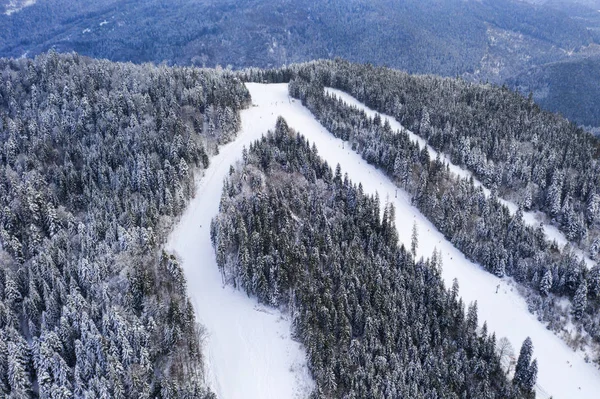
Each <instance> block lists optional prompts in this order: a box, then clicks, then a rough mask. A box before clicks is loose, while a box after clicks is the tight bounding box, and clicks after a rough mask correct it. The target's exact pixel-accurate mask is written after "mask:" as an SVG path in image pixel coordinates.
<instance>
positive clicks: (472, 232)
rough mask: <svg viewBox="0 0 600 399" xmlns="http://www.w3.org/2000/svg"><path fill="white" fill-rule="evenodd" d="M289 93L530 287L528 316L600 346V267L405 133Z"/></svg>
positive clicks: (493, 266) (488, 264) (478, 251)
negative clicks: (566, 305)
mask: <svg viewBox="0 0 600 399" xmlns="http://www.w3.org/2000/svg"><path fill="white" fill-rule="evenodd" d="M289 90H290V94H291V95H292V96H295V97H298V98H300V99H301V100H302V101H303V103H304V104H305V105H306V106H307V107H308V108H309V109H310V110H311V111H312V112H313V114H314V115H315V117H316V118H317V119H318V120H319V121H320V122H321V123H322V124H323V125H324V126H325V127H326V128H327V129H328V130H329V131H330V132H331V133H332V134H333V135H335V136H336V137H339V138H342V139H344V140H348V141H349V142H350V143H351V146H352V148H353V149H354V150H355V151H357V152H358V153H360V154H361V155H362V157H363V158H364V159H365V160H366V161H367V162H369V163H372V164H374V165H376V166H378V167H379V168H381V169H382V170H383V171H384V172H385V173H386V174H387V175H388V176H389V177H390V178H391V179H392V180H393V181H395V182H396V183H397V184H398V185H399V186H400V187H401V188H403V189H405V190H406V191H407V192H408V193H409V194H410V195H411V196H412V200H413V203H414V204H415V206H417V207H418V208H419V210H420V211H421V212H422V213H423V214H424V215H425V216H427V218H428V219H429V220H431V221H432V223H433V224H434V225H435V226H436V227H437V228H438V229H439V230H440V231H441V232H442V233H443V234H444V235H445V237H447V238H448V239H449V240H450V241H451V242H452V243H453V244H454V245H455V246H456V247H457V248H458V249H459V250H460V251H461V252H463V253H464V254H465V256H466V257H467V258H469V259H471V260H473V261H475V262H477V263H479V264H481V265H482V266H483V267H484V268H485V269H486V270H488V271H489V272H490V273H493V274H495V275H496V276H498V277H503V276H505V275H508V276H511V277H513V278H514V279H515V280H516V281H517V282H519V283H520V284H522V285H524V286H525V287H529V288H530V289H531V290H530V292H528V293H527V300H528V303H529V305H530V310H532V311H537V312H538V315H539V317H540V319H542V320H544V321H547V322H548V323H549V326H550V328H552V329H553V330H555V331H561V330H562V329H563V328H564V327H565V325H566V323H567V322H568V321H569V320H571V321H573V322H574V323H575V324H576V325H577V326H579V328H583V329H584V330H585V331H586V332H587V333H589V336H590V337H592V339H593V340H595V342H596V344H598V343H600V320H599V319H598V317H597V315H598V312H599V311H600V265H596V266H594V267H593V268H592V269H588V268H587V267H586V265H585V263H584V262H583V261H580V260H578V257H577V256H576V255H575V254H574V253H572V252H571V251H570V250H568V248H567V249H565V250H564V251H562V252H561V251H559V250H558V248H556V247H555V246H554V244H553V243H550V242H548V241H547V240H546V238H545V236H544V233H543V231H542V229H541V228H533V227H530V226H528V225H526V224H525V223H524V222H523V213H522V210H521V209H519V211H518V212H517V213H516V214H514V215H511V214H510V212H509V210H508V209H507V208H506V206H504V205H503V204H502V203H501V202H500V201H499V200H498V197H497V195H496V193H495V192H493V193H492V196H491V197H489V198H486V195H485V194H484V192H483V189H482V188H481V187H476V186H475V185H474V184H473V181H472V180H471V179H466V178H458V177H457V176H455V175H454V174H453V173H451V172H450V171H449V170H448V168H447V166H446V165H444V163H443V162H441V161H440V160H439V159H430V157H429V152H428V151H427V149H426V148H423V149H421V148H419V145H418V144H416V143H414V142H412V141H411V139H410V137H409V136H408V134H407V133H406V132H394V131H392V129H391V128H390V125H389V124H388V123H382V121H381V119H380V118H379V117H376V118H368V117H367V116H366V115H365V114H364V112H362V111H359V110H357V109H356V108H352V107H348V106H347V105H346V104H345V103H343V102H342V101H339V100H338V99H336V98H335V97H333V96H329V95H326V94H325V93H324V91H323V87H322V86H320V85H318V84H310V83H308V82H307V81H304V80H302V79H301V78H299V79H296V80H293V81H292V82H291V83H290V86H289ZM564 296H566V297H569V298H570V299H571V301H572V306H571V314H570V315H569V314H565V312H564V311H562V310H561V307H560V306H559V305H558V303H557V299H558V298H560V297H564ZM598 360H600V358H599V359H596V361H598Z"/></svg>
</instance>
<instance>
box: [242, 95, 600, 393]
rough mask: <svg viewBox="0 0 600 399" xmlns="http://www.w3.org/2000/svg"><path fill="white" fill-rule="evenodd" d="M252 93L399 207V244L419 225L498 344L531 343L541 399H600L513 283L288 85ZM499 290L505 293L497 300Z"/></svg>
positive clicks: (591, 375)
mask: <svg viewBox="0 0 600 399" xmlns="http://www.w3.org/2000/svg"><path fill="white" fill-rule="evenodd" d="M247 87H248V88H249V90H250V93H251V94H252V97H253V99H254V102H255V103H256V104H258V105H259V108H258V109H268V111H269V113H267V114H266V115H265V114H264V113H263V114H262V118H263V123H265V125H264V126H270V127H271V128H274V126H275V121H276V118H277V116H278V115H281V116H283V117H284V118H285V119H286V121H287V122H288V124H289V125H290V126H291V127H292V128H294V129H296V130H297V131H298V132H300V133H301V134H303V135H304V136H306V137H307V138H308V139H309V140H310V141H311V142H314V143H315V144H316V146H317V148H318V149H319V151H320V155H321V157H323V158H324V159H325V160H326V161H327V162H328V163H329V164H330V165H331V166H333V167H335V165H336V164H337V163H339V164H340V165H341V167H342V170H343V172H347V173H348V175H349V177H350V178H351V179H352V180H353V181H354V182H355V183H357V184H358V183H359V182H361V183H362V185H363V187H364V190H365V192H366V193H371V194H373V193H375V192H376V191H377V192H379V195H380V197H381V199H382V203H383V202H385V200H386V198H387V199H388V200H389V201H391V202H393V204H394V205H395V207H396V226H397V228H398V234H399V239H400V242H403V243H405V244H406V246H407V247H409V246H410V241H411V233H412V225H413V222H416V224H417V228H418V231H419V248H418V251H417V255H418V256H427V257H429V256H431V254H432V253H433V250H434V249H435V248H437V249H438V251H441V253H442V255H443V259H444V266H443V278H444V280H445V282H446V284H447V285H448V286H450V285H451V284H452V280H453V279H454V278H457V279H458V281H459V284H460V294H461V296H462V297H463V300H464V301H465V303H469V302H472V301H475V300H476V301H477V303H478V308H479V320H480V322H481V323H483V322H484V321H487V323H488V327H489V329H490V332H491V331H495V332H496V336H497V337H498V338H500V337H507V338H508V339H509V340H510V342H511V343H512V345H513V346H514V348H515V350H516V351H517V353H518V351H519V349H520V347H521V343H522V342H523V341H524V340H525V338H526V337H527V336H530V337H531V339H532V340H533V344H534V346H535V350H534V356H535V357H536V358H537V359H538V362H539V374H538V385H539V388H538V397H540V398H543V397H547V396H544V395H546V391H547V392H548V394H550V395H553V397H554V398H555V399H570V398H578V399H588V398H589V399H597V397H598V392H600V372H599V371H598V370H597V369H595V368H594V366H593V365H591V364H588V363H586V362H585V361H584V360H583V358H582V356H581V354H579V353H575V352H573V350H571V349H570V348H569V347H568V346H567V345H566V344H565V343H564V342H563V341H562V340H561V339H560V338H559V337H557V336H556V335H554V334H553V333H552V332H551V331H549V330H547V329H546V327H545V326H544V325H543V324H542V323H540V322H539V321H538V320H537V319H536V318H535V316H534V315H532V314H531V313H529V311H528V310H527V305H526V303H525V301H524V300H523V298H522V297H521V296H520V295H519V294H518V293H517V292H516V289H514V288H513V287H511V286H509V284H508V280H501V279H498V278H497V277H495V276H493V275H492V274H490V273H488V272H486V271H485V270H483V269H482V268H481V266H479V265H476V264H474V263H472V262H470V261H469V260H467V259H466V258H465V257H464V255H463V254H462V253H461V252H460V251H458V250H457V249H456V248H454V246H453V245H452V244H451V243H450V242H448V241H447V240H446V239H445V238H444V236H443V235H442V234H441V233H440V232H439V231H437V229H436V228H435V226H433V225H432V224H431V223H430V222H429V220H427V218H425V217H424V216H423V215H422V214H421V213H420V212H419V211H418V210H417V209H416V208H414V207H413V206H412V205H411V204H410V199H409V198H408V196H407V194H406V193H405V192H404V191H402V190H401V189H398V188H397V187H396V185H395V184H394V183H393V182H391V181H390V180H389V179H388V178H387V177H386V176H385V175H384V174H383V173H382V172H381V171H379V170H377V169H376V168H375V167H373V166H371V165H368V164H367V163H366V162H365V161H363V160H362V158H361V157H360V155H358V154H356V153H354V152H353V151H351V150H350V149H349V145H348V144H347V143H346V144H345V145H344V142H343V141H342V140H340V139H336V138H334V137H333V136H332V135H331V134H330V133H329V132H328V131H327V130H326V129H325V128H324V127H323V126H322V125H320V124H319V123H318V122H317V121H316V120H315V119H314V117H313V115H312V114H311V113H310V111H308V109H306V108H304V107H303V106H302V105H301V103H300V102H299V101H296V102H292V101H291V99H290V98H289V97H288V92H287V85H286V84H275V85H261V84H248V85H247ZM269 114H270V115H269ZM390 123H391V120H390ZM396 190H397V193H398V196H397V198H396ZM382 205H383V204H382ZM498 284H500V285H501V290H500V292H499V293H498V294H495V292H496V286H497V285H498ZM580 388H581V389H580Z"/></svg>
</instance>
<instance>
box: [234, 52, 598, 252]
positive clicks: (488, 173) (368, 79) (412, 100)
mask: <svg viewBox="0 0 600 399" xmlns="http://www.w3.org/2000/svg"><path fill="white" fill-rule="evenodd" d="M244 76H245V77H246V78H247V79H249V80H267V81H289V80H290V79H291V78H292V77H294V76H299V77H301V78H303V79H304V80H307V81H308V82H311V83H314V84H317V85H319V86H330V87H334V88H337V89H340V90H343V91H345V92H347V93H349V94H351V95H352V96H354V97H355V98H357V99H358V100H359V101H361V102H363V103H365V104H366V105H367V106H369V107H371V108H373V109H375V110H377V111H379V112H381V113H385V114H388V115H392V116H393V117H395V118H396V119H397V120H398V121H399V122H400V123H402V125H403V126H405V127H406V128H408V129H410V130H412V131H413V132H414V133H416V134H418V135H419V136H421V137H422V138H424V139H425V140H426V141H427V142H428V144H429V145H431V146H432V147H433V148H434V149H436V150H438V151H440V152H442V153H444V154H447V155H448V156H449V158H450V159H451V161H452V162H453V163H454V164H456V165H459V166H462V167H464V168H465V169H468V170H470V171H471V172H472V173H473V174H474V175H475V176H476V177H477V178H478V179H479V180H481V182H483V183H484V184H485V185H486V186H487V187H489V188H491V189H493V190H497V191H498V194H499V195H500V196H501V197H503V198H506V199H509V200H513V201H514V202H517V203H520V204H522V206H523V208H524V209H525V210H539V211H542V212H544V213H545V214H546V215H548V217H549V222H551V223H552V224H554V225H556V226H557V227H558V228H559V229H561V230H562V231H563V232H564V233H565V235H566V236H567V238H568V239H569V240H570V241H572V242H573V243H574V244H575V245H580V246H581V247H583V248H584V249H586V250H589V251H590V255H591V257H592V258H593V259H598V258H599V257H600V161H599V157H600V139H599V138H596V137H594V136H592V135H591V134H589V133H586V132H584V131H583V130H582V129H580V128H577V127H576V126H575V125H573V124H571V123H569V122H568V121H567V120H565V119H564V118H561V117H559V116H557V115H554V114H551V113H548V112H544V111H542V110H540V109H539V108H538V107H537V106H536V105H535V104H534V103H533V101H531V100H530V99H526V98H523V97H522V96H521V95H520V94H518V93H514V92H511V91H510V90H508V89H506V88H504V87H495V86H492V85H481V84H473V83H468V82H465V81H463V80H460V79H448V78H440V77H435V76H420V75H409V74H407V73H404V72H401V71H396V70H392V69H388V68H377V67H373V66H371V65H360V64H353V63H349V62H347V61H343V60H333V61H317V62H312V63H306V64H299V65H294V66H291V67H289V68H283V69H280V70H273V71H266V72H265V71H258V70H248V71H246V72H245V74H244Z"/></svg>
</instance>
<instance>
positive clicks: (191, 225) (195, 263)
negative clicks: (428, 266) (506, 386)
mask: <svg viewBox="0 0 600 399" xmlns="http://www.w3.org/2000/svg"><path fill="white" fill-rule="evenodd" d="M247 87H248V89H249V90H250V93H251V95H252V99H253V106H252V107H251V108H250V109H248V110H245V111H242V131H241V133H240V134H239V136H238V138H237V139H236V140H235V142H233V143H231V144H229V145H226V146H224V147H222V148H221V149H220V155H218V156H217V157H215V158H213V159H212V160H211V166H210V167H209V169H208V170H207V171H206V173H205V176H204V177H203V178H202V179H201V180H200V181H199V183H198V189H197V193H196V197H195V198H194V199H193V200H192V202H191V204H190V205H189V208H188V209H187V211H186V213H185V215H184V216H183V218H182V219H181V222H180V223H179V225H178V226H177V227H176V230H175V231H174V232H173V234H172V236H171V237H170V240H169V246H170V248H171V249H173V250H175V251H177V252H178V253H179V254H180V255H181V257H182V259H183V265H182V266H183V268H184V271H185V273H186V277H187V280H188V287H189V288H188V290H189V294H190V296H191V297H192V299H193V303H194V306H195V308H196V312H197V317H198V321H199V322H201V323H202V324H204V326H205V327H206V329H207V331H208V338H207V342H206V348H205V353H206V357H207V363H208V364H207V368H208V370H207V375H208V378H209V384H210V386H211V387H212V388H213V389H214V390H215V391H216V393H217V395H218V396H219V398H220V399H229V398H241V397H244V398H250V399H252V398H281V399H285V398H293V397H296V395H299V394H302V393H303V392H304V393H305V392H307V391H308V390H309V389H310V387H311V386H312V382H311V380H310V378H309V377H308V376H307V372H306V367H305V364H306V360H305V354H304V352H303V351H302V350H301V348H300V346H299V345H298V344H297V343H295V342H293V341H292V340H291V338H290V335H289V328H290V324H289V322H288V321H287V320H285V319H284V318H282V316H281V314H280V313H279V312H277V311H275V310H272V309H266V308H262V307H259V306H258V305H257V304H256V301H254V300H252V299H249V298H247V297H246V295H245V294H243V293H241V292H239V291H235V290H233V289H231V288H229V287H226V288H223V287H222V284H221V280H220V276H219V272H218V270H217V266H216V262H215V256H214V251H213V249H212V247H211V244H210V237H209V228H208V226H209V222H210V219H211V218H212V217H213V216H215V215H216V214H217V211H218V203H219V199H220V195H221V188H222V183H223V178H224V176H225V175H226V174H227V171H228V170H229V165H230V164H232V163H234V162H235V160H237V159H239V158H240V157H241V150H242V147H243V145H247V144H248V143H249V142H251V141H253V140H255V139H256V138H258V137H260V135H261V133H263V132H265V131H267V130H268V129H273V128H274V127H275V121H276V118H277V116H279V115H281V116H283V117H284V118H285V119H286V121H287V122H288V124H289V125H290V126H291V127H292V128H294V129H296V130H297V131H299V132H300V133H301V134H303V135H305V136H306V137H307V138H308V139H309V140H310V141H311V142H314V143H315V144H316V146H317V148H318V149H319V153H320V155H321V156H322V157H323V158H324V159H325V160H326V161H327V162H328V163H329V164H330V165H331V166H333V167H335V165H336V164H337V163H339V164H340V165H341V166H342V169H343V171H344V172H347V173H348V175H349V176H350V178H351V179H352V180H353V181H354V182H355V183H359V182H361V183H362V185H363V187H364V190H365V192H366V193H371V194H374V193H375V192H379V195H380V197H381V199H382V202H385V201H386V199H387V200H389V201H392V202H393V203H394V205H395V207H396V215H397V217H396V225H397V228H398V234H399V239H400V241H401V242H403V243H405V244H407V245H409V244H410V239H411V232H412V225H413V222H415V223H416V224H417V228H418V231H419V248H418V255H419V256H426V257H429V256H431V254H432V252H433V250H434V248H437V249H438V250H439V251H441V252H442V255H443V259H444V266H443V277H444V280H445V282H446V284H447V285H451V284H452V280H453V279H454V278H457V279H458V281H459V284H460V295H461V296H462V297H463V299H464V301H465V303H469V302H472V301H475V300H477V302H478V307H479V321H480V323H483V322H484V321H487V323H488V327H489V329H490V331H495V332H496V336H497V338H498V339H499V338H501V337H507V338H508V339H509V340H510V341H511V343H512V344H513V346H514V347H515V350H516V351H517V353H518V350H519V348H520V345H521V343H522V342H523V340H524V339H525V337H527V336H530V337H531V338H532V340H533V343H534V346H535V350H534V356H535V357H537V358H538V361H539V375H538V385H539V387H540V389H539V391H538V398H547V397H549V396H550V395H552V396H553V397H554V398H555V399H571V398H580V399H587V398H590V399H592V398H593V399H596V398H598V393H599V392H600V372H598V370H596V369H595V368H594V367H593V366H592V365H590V364H587V363H585V362H584V360H583V359H582V357H581V355H580V354H578V353H574V352H573V351H572V350H571V349H570V348H568V347H567V345H566V344H565V343H564V342H563V341H562V340H561V339H559V338H558V337H556V336H555V335H554V334H553V333H552V332H550V331H548V330H547V329H546V328H545V327H544V325H543V324H541V323H540V322H538V321H537V320H536V318H535V317H534V316H533V315H532V314H530V313H529V312H528V310H527V306H526V304H525V301H524V300H523V298H521V296H520V295H519V294H518V293H517V292H516V290H513V289H512V287H511V286H510V285H508V284H507V283H506V282H504V281H503V280H501V279H498V278H496V277H495V276H493V275H492V274H490V273H487V272H486V271H484V270H483V269H482V268H481V267H479V266H478V265H476V264H473V263H472V262H470V261H469V260H467V259H466V258H465V257H464V256H463V255H462V254H461V253H460V252H459V251H458V250H457V249H456V248H454V247H453V246H452V244H451V243H449V242H448V241H446V240H445V239H444V237H443V235H442V234H441V233H440V232H438V231H437V230H436V228H435V227H434V226H433V225H432V224H431V223H430V222H429V221H428V220H427V219H426V218H425V217H424V216H423V215H421V213H420V212H419V211H418V210H417V209H416V208H414V207H413V206H412V205H411V204H410V199H409V198H408V197H407V195H406V194H405V193H404V192H403V191H402V190H400V189H397V188H396V186H395V185H394V184H393V183H392V182H391V181H390V180H389V179H388V178H387V177H386V176H385V175H384V174H383V173H381V172H380V171H378V170H377V169H376V168H374V167H372V166H371V165H368V164H367V163H366V162H364V161H363V160H362V159H361V157H360V156H359V155H358V154H356V153H354V152H352V151H351V150H350V149H349V146H348V145H347V144H346V145H345V144H344V143H343V141H342V140H339V139H336V138H334V137H333V136H332V135H331V134H330V133H329V132H327V131H326V130H325V128H323V126H321V125H320V124H319V123H318V122H317V121H316V120H315V119H314V117H313V115H312V114H311V113H310V111H308V110H307V109H306V108H304V107H303V106H302V105H301V103H300V102H299V101H294V100H293V99H290V98H289V97H288V93H287V85H286V84H273V85H263V84H247ZM390 122H392V120H390ZM396 192H397V198H396ZM498 284H500V285H501V290H500V292H499V293H498V294H496V293H495V292H496V286H497V285H498ZM291 369H293V372H290V370H291Z"/></svg>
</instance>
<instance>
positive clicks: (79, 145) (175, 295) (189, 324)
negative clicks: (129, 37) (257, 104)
mask: <svg viewBox="0 0 600 399" xmlns="http://www.w3.org/2000/svg"><path fill="white" fill-rule="evenodd" d="M249 102H250V98H249V94H248V92H247V90H246V88H245V87H244V85H243V84H242V83H241V82H240V81H239V79H238V78H237V77H235V76H233V75H232V74H231V73H230V72H227V71H218V70H200V69H195V68H167V67H164V66H162V67H156V66H152V65H149V64H146V65H140V66H136V65H133V64H121V63H112V62H108V61H97V60H92V59H89V58H86V57H82V56H79V55H76V54H68V55H59V54H57V53H55V52H50V53H48V54H44V55H41V56H39V57H36V58H35V59H34V60H31V59H19V60H14V59H0V143H1V144H0V264H2V267H1V268H0V396H1V397H7V398H28V397H41V398H49V397H53V398H59V397H60V398H70V397H88V398H107V397H114V398H117V397H139V398H150V397H152V398H165V399H166V398H210V397H212V395H213V394H212V393H211V392H209V391H208V390H207V389H206V387H205V386H204V380H203V378H202V373H203V369H202V355H201V350H200V349H201V348H200V344H201V342H200V338H201V334H200V332H201V331H200V330H201V328H200V327H199V326H198V324H197V323H196V320H195V314H194V310H193V308H192V306H191V304H190V302H189V300H188V297H187V293H186V281H185V278H184V276H183V273H182V270H181V268H180V266H179V264H178V260H177V258H176V256H175V255H174V254H168V253H165V252H163V251H162V250H161V246H162V244H163V242H164V240H165V239H166V233H167V232H168V231H169V230H170V228H171V226H172V224H173V223H174V222H175V221H176V220H177V218H178V216H179V215H181V213H182V211H183V209H184V208H185V206H186V204H187V200H188V199H189V197H190V196H191V195H192V194H193V190H194V180H193V175H194V173H201V171H202V169H204V168H205V167H206V166H207V165H208V163H209V162H210V157H211V156H212V154H214V152H215V151H216V149H217V146H218V145H220V144H222V143H225V142H227V141H229V140H231V139H232V138H233V137H235V135H236V134H237V131H238V129H239V125H240V116H239V110H240V109H242V108H244V107H246V106H248V104H249Z"/></svg>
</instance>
